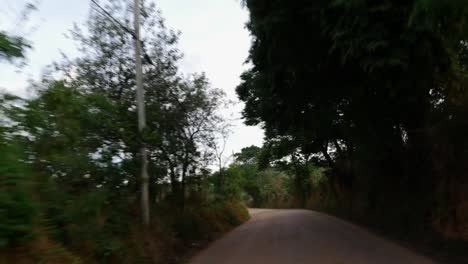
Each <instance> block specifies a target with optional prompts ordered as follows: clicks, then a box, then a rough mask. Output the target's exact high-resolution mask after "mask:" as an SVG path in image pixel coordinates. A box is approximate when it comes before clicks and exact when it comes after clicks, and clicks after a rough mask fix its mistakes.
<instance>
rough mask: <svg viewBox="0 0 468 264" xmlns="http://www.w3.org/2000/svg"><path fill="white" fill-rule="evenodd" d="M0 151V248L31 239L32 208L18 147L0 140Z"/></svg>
mask: <svg viewBox="0 0 468 264" xmlns="http://www.w3.org/2000/svg"><path fill="white" fill-rule="evenodd" d="M0 153H2V154H1V155H2V159H0V248H2V247H15V246H19V245H21V244H23V243H25V242H27V241H30V240H31V239H32V238H33V221H34V218H35V216H36V210H35V206H34V204H33V200H32V198H31V196H30V192H28V187H29V186H28V181H27V180H26V179H25V177H26V175H27V173H26V171H27V170H26V168H25V166H24V164H23V163H22V162H20V156H21V155H20V154H19V153H20V152H19V148H18V147H17V146H16V145H14V144H5V143H3V144H2V142H1V141H0Z"/></svg>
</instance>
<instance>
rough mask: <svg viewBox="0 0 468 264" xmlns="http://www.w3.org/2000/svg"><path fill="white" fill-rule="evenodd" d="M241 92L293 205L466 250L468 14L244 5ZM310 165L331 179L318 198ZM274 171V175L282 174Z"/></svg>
mask: <svg viewBox="0 0 468 264" xmlns="http://www.w3.org/2000/svg"><path fill="white" fill-rule="evenodd" d="M244 4H245V6H246V7H247V8H248V10H249V11H250V21H249V23H248V25H247V27H248V29H249V30H250V32H251V34H252V36H253V43H252V47H251V50H250V56H249V62H250V63H251V64H252V67H251V69H249V70H247V71H246V72H245V73H244V74H243V76H242V78H243V81H242V83H241V85H240V86H239V87H238V88H237V93H238V95H239V97H240V99H241V100H242V101H244V102H245V103H246V107H245V109H244V112H243V113H244V117H245V118H246V120H247V124H251V125H256V124H260V125H262V126H263V127H264V128H265V130H266V143H265V149H266V151H265V154H264V155H263V157H264V163H265V162H266V163H267V165H268V163H269V166H272V165H271V164H272V162H273V163H275V162H276V163H278V162H279V163H286V164H289V165H293V166H292V167H293V168H295V169H296V173H295V174H294V177H295V179H294V186H296V188H294V189H295V190H296V191H295V196H296V197H297V199H296V200H297V201H298V204H297V205H298V206H306V205H308V206H309V207H313V208H319V209H323V210H327V211H329V212H334V213H336V214H339V215H342V216H346V217H349V218H353V219H357V220H360V221H364V222H366V223H372V224H374V225H379V226H382V227H386V228H394V229H395V230H398V231H403V232H406V234H407V233H408V232H410V231H411V232H420V233H429V232H432V231H433V230H437V231H438V232H439V233H441V234H443V235H445V236H448V237H453V238H461V239H468V233H467V230H468V229H467V227H468V214H467V212H468V210H467V208H468V207H467V205H468V197H467V196H466V193H467V191H468V178H467V174H466V172H467V164H468V162H467V161H468V152H467V151H468V139H467V137H466V135H467V132H468V122H467V121H468V119H467V116H468V90H467V87H468V83H467V74H468V70H467V69H468V61H467V54H468V46H467V43H468V42H467V40H468V24H467V22H468V21H467V20H466V18H467V17H468V3H467V2H466V1H461V0H460V1H456V0H454V1H442V0H412V1H397V0H377V1H365V0H346V1H342V0H320V1H279V0H275V1H270V0H245V1H244ZM308 164H314V166H317V167H324V168H326V173H325V178H324V179H323V177H319V178H320V182H321V184H320V186H319V188H318V189H317V186H315V188H316V189H315V190H313V188H314V185H313V184H312V185H311V184H310V181H309V175H310V172H308V170H309V169H308V167H309V165H308ZM275 166H276V165H275Z"/></svg>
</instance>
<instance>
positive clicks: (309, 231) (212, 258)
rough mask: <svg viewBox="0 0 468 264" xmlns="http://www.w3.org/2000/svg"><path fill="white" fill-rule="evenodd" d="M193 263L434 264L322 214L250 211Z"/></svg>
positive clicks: (193, 260) (196, 257)
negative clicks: (245, 217)
mask: <svg viewBox="0 0 468 264" xmlns="http://www.w3.org/2000/svg"><path fill="white" fill-rule="evenodd" d="M190 263H191V264H306V263H317V264H367V263H369V264H432V263H435V262H433V261H431V260H430V259H428V258H426V257H423V256H420V255H417V254H415V253H413V252H411V251H410V250H408V249H405V248H403V247H401V246H399V245H397V244H395V243H392V242H389V241H387V240H385V239H382V238H380V237H378V236H376V235H374V234H372V233H370V232H368V231H366V230H364V229H362V228H359V227H357V226H355V225H352V224H349V223H346V222H344V221H341V220H339V219H337V218H334V217H331V216H327V215H325V214H321V213H317V212H313V211H306V210H253V211H252V219H251V220H249V221H248V222H247V223H245V224H244V225H242V226H240V227H238V228H236V229H235V230H233V231H232V232H230V233H229V234H227V235H226V236H225V237H224V238H222V239H220V240H218V241H216V242H214V243H213V244H212V245H211V246H209V247H208V248H207V249H205V250H204V251H202V252H201V253H200V254H198V255H197V256H195V257H194V258H193V259H192V260H191V262H190Z"/></svg>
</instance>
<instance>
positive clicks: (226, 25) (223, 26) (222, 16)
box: [0, 0, 263, 155]
mask: <svg viewBox="0 0 468 264" xmlns="http://www.w3.org/2000/svg"><path fill="white" fill-rule="evenodd" d="M36 1H37V7H38V10H37V11H35V12H33V13H32V14H31V16H30V18H29V19H28V20H27V21H26V22H25V21H21V19H19V18H20V13H21V11H22V10H23V7H24V5H25V4H26V3H27V2H28V1H27V0H0V30H2V31H7V32H8V33H13V34H18V35H21V36H26V38H27V39H28V40H29V41H30V42H31V44H32V45H33V47H34V48H33V50H31V51H29V52H28V53H27V65H25V66H23V67H17V66H13V65H8V64H0V89H2V90H6V91H8V92H12V93H14V94H17V95H20V96H28V94H29V92H28V84H29V81H30V80H38V79H39V78H40V76H41V74H42V72H43V70H44V68H45V67H46V66H47V65H50V64H51V63H52V62H53V61H58V60H60V58H61V54H62V53H65V54H67V55H68V56H70V57H73V56H74V55H76V54H77V51H76V46H75V44H74V42H73V41H72V40H70V39H68V38H67V37H66V36H65V34H66V33H67V32H68V31H69V30H70V29H71V28H72V27H73V24H74V23H77V24H83V23H84V22H85V21H86V18H87V17H88V14H89V11H90V0H36ZM129 1H132V0H129ZM156 3H157V5H158V6H159V8H160V9H161V11H162V15H163V17H164V18H165V19H166V24H167V25H168V26H169V27H171V28H172V29H175V30H180V32H181V33H182V35H181V38H180V42H179V49H180V50H181V51H182V52H183V53H184V58H183V59H182V61H181V63H180V68H181V71H182V72H184V73H193V72H205V73H206V75H207V76H208V78H209V79H210V81H211V83H212V86H213V87H216V88H220V89H223V90H224V91H225V92H226V95H227V97H228V99H230V100H235V101H238V100H237V97H236V95H235V87H236V86H237V85H238V84H239V82H240V78H239V76H240V74H241V73H242V72H243V70H245V69H246V68H247V67H248V66H246V65H245V64H244V62H245V60H246V58H247V56H248V50H249V47H250V41H251V40H250V36H249V32H248V31H247V29H245V23H246V21H247V19H248V13H247V10H245V9H243V8H242V7H241V5H240V0H222V1H221V0H196V1H194V0H157V1H156ZM242 107H243V106H242V104H241V103H238V104H236V106H234V107H233V108H232V109H229V111H231V112H232V113H234V117H236V119H237V121H234V122H233V128H232V131H233V133H232V135H231V136H230V137H229V141H228V143H227V146H226V151H225V153H226V154H227V155H230V154H232V153H235V152H238V151H240V150H241V149H242V148H243V147H248V146H251V145H257V146H261V145H262V142H263V131H262V130H261V129H260V128H259V127H247V126H245V125H244V124H243V123H242V121H241V120H240V117H241V114H240V112H241V111H242Z"/></svg>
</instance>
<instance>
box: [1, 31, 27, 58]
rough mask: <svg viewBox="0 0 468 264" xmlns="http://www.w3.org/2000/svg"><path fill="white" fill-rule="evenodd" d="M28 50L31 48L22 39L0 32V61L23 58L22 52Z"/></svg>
mask: <svg viewBox="0 0 468 264" xmlns="http://www.w3.org/2000/svg"><path fill="white" fill-rule="evenodd" d="M28 48H31V46H30V45H29V44H28V43H27V42H26V41H25V40H24V39H23V38H21V37H13V36H9V35H7V34H6V33H4V32H0V60H4V59H6V60H10V61H11V60H12V59H14V58H24V51H25V50H26V49H28Z"/></svg>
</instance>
